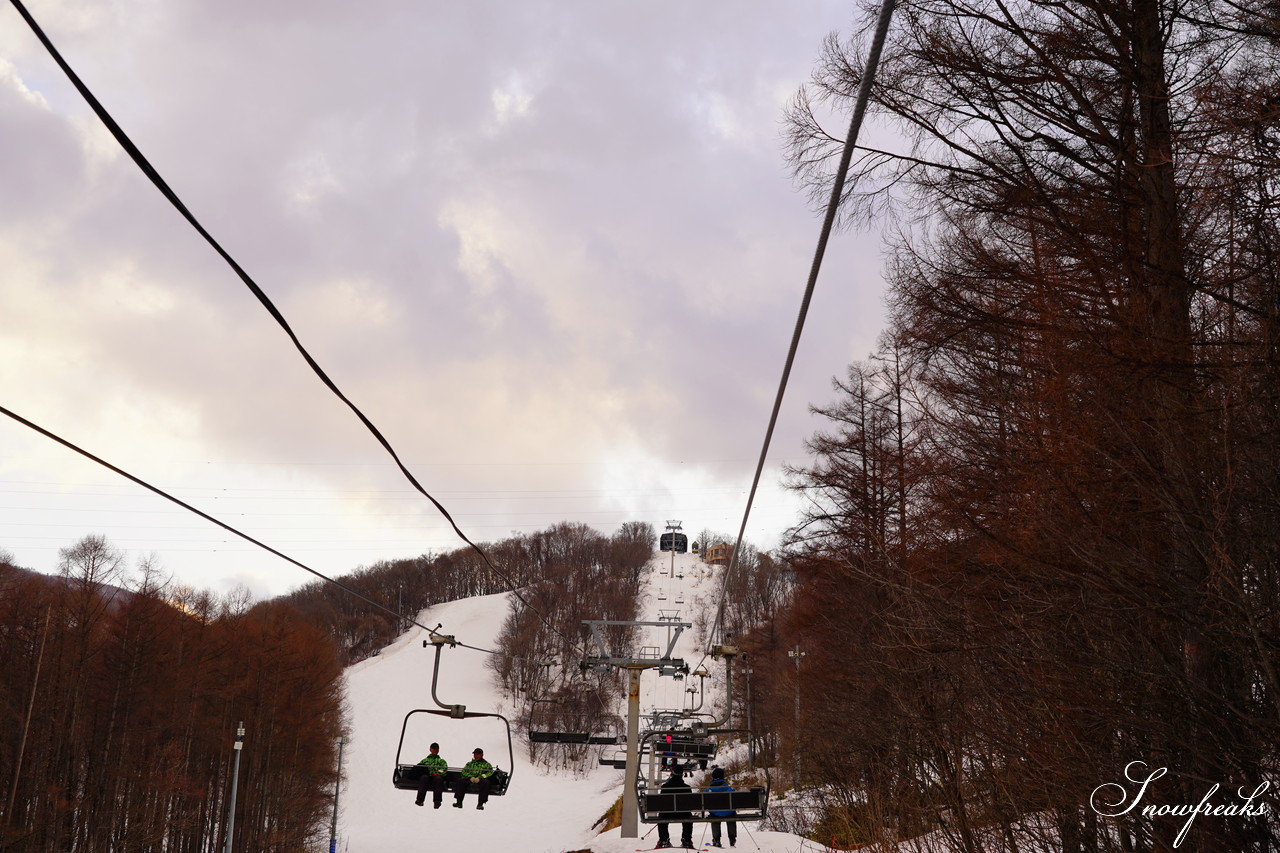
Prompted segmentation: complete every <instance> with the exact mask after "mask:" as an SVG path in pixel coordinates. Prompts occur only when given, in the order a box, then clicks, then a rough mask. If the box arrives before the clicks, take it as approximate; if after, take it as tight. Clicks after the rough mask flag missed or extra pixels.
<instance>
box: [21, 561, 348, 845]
mask: <svg viewBox="0 0 1280 853" xmlns="http://www.w3.org/2000/svg"><path fill="white" fill-rule="evenodd" d="M60 574H61V577H59V578H50V577H47V576H43V575H38V574H35V573H32V572H27V571H24V570H22V569H18V568H15V567H13V566H11V565H9V564H8V563H0V660H3V661H4V663H5V665H4V666H3V667H0V712H2V713H3V719H4V726H3V727H2V728H0V792H3V795H4V800H3V801H2V802H3V812H2V813H0V814H2V815H3V818H2V820H3V824H2V825H0V849H3V850H5V851H13V853H46V851H50V850H62V851H72V852H74V851H86V852H87V851H93V853H97V852H98V851H104V850H110V851H121V853H125V852H126V851H127V853H149V851H162V850H163V851H182V852H183V853H212V851H215V850H222V849H223V845H224V842H225V831H226V813H227V806H228V798H229V796H230V792H231V784H230V781H231V774H232V769H233V766H232V762H233V749H232V745H233V743H234V741H235V736H236V729H237V727H238V726H239V725H240V724H241V723H243V724H244V727H245V737H244V748H243V751H242V759H241V768H240V780H241V785H240V788H239V798H238V800H237V808H236V812H237V822H236V824H235V849H237V850H261V851H278V853H285V852H286V851H300V850H304V849H307V845H308V844H310V843H312V842H314V841H315V840H316V839H317V838H319V837H320V835H321V834H322V833H323V832H324V830H325V825H324V821H323V820H322V817H323V816H324V814H325V813H326V808H325V807H326V804H327V803H328V802H329V801H330V798H331V792H332V788H333V781H334V765H335V760H334V759H335V751H336V748H337V746H336V739H337V737H338V736H339V735H340V733H341V731H342V702H341V682H340V676H341V668H340V666H339V663H338V655H337V652H336V649H335V648H334V646H333V644H332V643H331V642H330V640H329V639H328V637H327V636H326V635H325V633H324V631H323V630H322V629H321V628H318V627H316V626H314V625H312V624H310V623H308V622H307V621H306V620H305V619H303V618H302V616H301V615H300V614H299V613H298V611H297V610H296V609H295V608H293V607H290V606H288V605H285V604H280V603H271V602H268V603H263V604H259V605H255V606H249V605H248V602H247V599H246V598H245V597H243V596H236V595H232V596H228V597H226V598H224V599H215V598H214V597H213V596H211V595H209V594H208V593H199V592H194V591H192V590H189V589H182V588H177V587H174V586H172V585H171V584H169V583H168V582H166V581H165V580H163V579H162V578H161V577H160V576H159V574H158V573H157V572H156V571H155V570H154V569H153V568H152V567H151V566H149V565H147V564H146V563H145V562H144V563H143V565H142V566H141V567H140V569H139V570H138V571H137V572H129V571H127V570H126V567H125V565H124V556H123V555H122V554H121V553H120V552H119V551H117V550H116V549H114V548H113V547H112V546H111V545H110V544H109V543H108V542H107V541H106V540H105V539H104V538H102V537H100V536H89V537H86V538H84V539H82V540H80V541H79V542H77V543H75V544H74V545H72V546H70V547H68V548H65V549H63V550H62V552H61V564H60Z"/></svg>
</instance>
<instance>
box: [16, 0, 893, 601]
mask: <svg viewBox="0 0 1280 853" xmlns="http://www.w3.org/2000/svg"><path fill="white" fill-rule="evenodd" d="M26 5H27V8H28V9H29V10H30V11H31V13H32V15H33V16H34V17H35V18H36V20H37V21H38V22H40V24H41V25H42V27H43V28H44V29H45V31H46V33H47V34H48V35H49V37H50V38H51V39H52V40H53V42H54V43H55V44H56V45H57V46H58V48H59V49H60V50H61V51H62V53H63V55H64V57H65V58H66V59H67V61H68V62H69V63H70V64H71V65H72V67H73V68H75V69H76V71H77V73H79V75H80V76H81V77H82V79H83V80H84V81H85V83H86V84H87V85H88V86H89V87H90V88H91V89H92V90H93V91H94V93H95V94H96V95H97V97H98V98H99V100H101V101H102V102H103V104H104V105H105V106H106V108H107V109H108V110H109V111H110V112H111V113H112V114H113V116H114V117H115V119H116V120H117V121H118V122H119V124H120V125H121V126H122V127H123V128H124V129H125V131H126V132H127V133H128V134H129V135H130V136H131V137H132V139H133V140H134V142H135V143H136V144H137V145H138V147H139V148H140V149H141V150H142V151H143V153H144V154H145V155H146V157H147V158H148V159H149V160H150V161H151V163H152V164H153V165H154V166H155V168H156V169H157V170H158V171H159V172H160V174H161V175H162V176H163V177H164V179H165V180H166V181H167V182H168V184H169V185H170V186H171V187H173V189H174V190H175V191H176V193H177V194H178V195H179V196H180V197H181V198H182V199H183V201H184V202H185V204H186V205H187V207H188V208H189V209H190V210H191V211H192V212H193V214H194V215H195V216H196V217H197V218H198V219H200V221H201V222H202V224H203V225H204V226H205V227H206V228H207V229H208V230H209V232H210V233H212V234H213V235H214V237H215V238H216V239H217V240H218V241H219V242H220V243H221V244H222V245H223V246H224V247H225V248H226V249H227V251H228V252H230V254H231V255H232V256H233V257H235V258H236V260H237V261H238V262H239V263H240V264H241V266H243V267H244V268H245V269H246V270H247V271H248V272H249V274H250V275H251V276H253V278H254V279H255V280H256V281H257V282H258V284H259V285H260V286H261V287H262V288H263V290H264V291H265V292H266V293H267V294H268V296H269V297H270V298H271V299H272V301H273V302H274V303H275V304H276V305H277V307H278V308H279V309H280V311H281V312H282V313H283V314H284V316H285V317H286V318H287V319H288V321H289V323H290V324H291V325H292V327H293V328H294V330H295V331H296V332H297V334H298V336H299V338H300V339H301V341H302V342H303V344H304V345H305V346H306V347H307V348H308V350H309V351H310V352H311V353H312V354H313V355H314V356H315V358H316V359H317V361H318V362H319V363H320V364H321V365H322V366H323V368H324V369H325V370H326V371H327V372H328V373H329V375H330V376H331V377H332V378H333V379H334V381H335V382H336V383H337V384H338V386H339V387H340V388H342V390H343V391H344V392H345V393H346V394H347V395H348V396H349V397H350V398H351V399H352V400H353V401H354V402H355V403H356V405H358V406H359V407H360V408H361V409H362V410H363V411H364V412H365V413H366V414H367V415H368V416H369V417H370V419H371V420H372V421H373V422H374V423H375V424H377V425H378V427H379V428H380V429H381V430H382V432H383V433H384V434H385V435H386V437H387V438H388V440H389V441H390V442H391V444H392V445H393V446H394V447H395V448H396V450H397V452H398V453H399V455H400V456H401V458H402V459H404V461H405V462H406V464H407V465H408V467H409V468H410V469H411V470H412V471H413V473H414V475H415V476H416V477H417V479H418V480H419V481H420V482H421V483H422V484H423V485H424V487H425V488H426V489H427V490H428V491H429V492H431V493H432V494H433V495H434V496H435V497H436V498H437V499H439V500H440V502H441V503H442V504H443V505H444V506H445V507H446V508H447V509H448V510H449V512H450V513H451V514H452V515H453V516H454V518H455V520H456V521H457V522H458V525H459V526H460V527H461V529H462V530H463V531H464V532H465V533H466V534H467V535H468V536H469V537H470V538H472V539H474V540H476V541H479V542H484V541H495V540H498V539H502V538H505V537H507V536H509V535H511V534H512V533H514V532H532V531H536V530H542V529H545V528H547V527H549V526H551V525H553V524H555V523H557V522H560V521H574V522H583V523H587V524H590V525H591V526H593V527H595V528H597V529H599V530H600V531H601V532H603V533H606V534H607V533H612V532H613V531H615V530H616V529H617V528H618V527H619V525H621V524H622V523H623V522H626V521H647V522H650V523H651V524H653V525H654V526H655V528H656V529H657V530H658V531H661V530H662V529H663V528H664V527H665V525H666V523H667V522H668V521H670V520H679V521H680V522H681V523H682V525H683V529H684V530H685V531H686V532H688V533H692V534H696V533H698V532H700V531H701V530H704V529H710V530H713V531H717V532H721V533H726V534H730V535H736V533H737V530H738V527H739V525H740V524H741V520H742V516H743V513H744V510H745V507H746V497H747V492H748V489H749V487H750V484H751V479H752V475H753V473H754V470H755V465H756V461H757V458H758V457H759V455H760V450H761V447H762V443H763V440H764V435H765V429H766V426H767V423H768V416H769V411H770V407H771V406H772V404H773V400H774V395H775V393H776V390H777V386H778V381H779V377H780V375H781V372H782V366H783V362H784V359H785V356H786V352H787V347H788V344H789V342H790V338H791V335H792V331H793V328H794V325H795V318H796V314H797V311H798V309H799V306H800V299H801V296H802V293H803V290H804V285H805V279H806V277H807V275H808V271H809V265H810V262H811V258H812V254H813V250H814V246H815V244H816V242H817V237H818V232H819V227H820V221H821V216H820V213H819V212H818V211H816V210H815V208H814V205H813V203H812V202H811V201H810V200H809V199H808V198H807V196H806V194H805V193H804V192H803V191H802V190H801V189H800V188H799V187H798V186H797V184H796V183H795V182H794V180H793V179H792V177H791V175H790V173H789V170H788V167H787V163H786V161H785V156H784V145H783V111H784V109H785V106H786V104H787V102H788V101H789V100H790V99H791V98H792V97H793V96H794V94H795V92H796V91H797V89H798V87H799V86H800V85H801V84H802V83H804V82H805V80H806V79H807V78H808V77H809V74H810V72H811V70H812V68H813V65H814V63H815V61H816V59H817V57H818V55H819V52H820V49H821V45H822V40H823V38H824V37H825V36H826V35H827V34H828V33H830V32H833V31H840V32H846V33H847V32H848V31H849V30H850V28H851V27H852V26H853V25H854V24H855V22H856V16H857V14H858V12H857V10H856V9H855V8H854V5H853V4H852V2H850V0H790V1H789V2H785V3H782V2H776V0H775V2H772V3H770V2H763V1H762V0H697V2H689V0H680V2H670V1H669V0H648V2H644V3H639V2H614V0H556V2H546V0H526V1H525V2H520V3H514V2H499V0H468V2H466V3H456V2H450V3H445V2H434V0H433V1H432V2H422V0H367V1H366V2H361V3H351V2H335V0H273V2H271V3H251V2H242V0H218V2H213V0H170V2H163V3H162V2H156V0H119V1H118V2H113V3H94V4H84V3H77V2H72V0H26ZM845 123H847V118H846V117H844V116H838V117H835V118H834V119H833V126H834V130H833V132H834V133H836V134H837V135H841V134H843V132H844V125H845ZM881 271H882V254H881V250H880V244H879V235H878V234H875V233H851V232H845V233H841V234H838V235H837V236H836V237H835V239H834V240H833V242H832V244H831V247H830V248H829V250H828V253H827V258H826V262H825V265H824V267H823V272H822V276H821V278H820V280H819V282H818V287H817V291H816V294H815V296H814V300H813V303H812V306H811V309H810V314H809V318H808V322H807V325H806V327H805V331H804V337H803V339H802V341H801V344H800V349H799V352H798V354H797V360H796V363H795V367H794V370H793V373H792V375H791V380H790V383H789V386H788V390H787V396H786V398H785V401H784V406H783V409H782V412H781V414H780V418H779V422H778V425H777V430H776V433H775V435H774V439H773V442H772V444H771V448H770V453H769V455H768V459H767V465H766V468H765V472H764V477H763V481H762V485H761V491H760V493H759V494H758V496H757V498H756V501H755V505H754V508H753V509H752V512H751V516H750V524H749V525H748V527H747V532H746V538H747V540H748V541H749V542H751V543H753V544H755V545H757V546H758V547H761V548H773V547H776V546H777V544H778V542H779V538H780V536H781V535H782V533H783V531H784V530H785V529H786V528H787V527H788V526H789V525H791V524H793V523H794V522H795V520H796V518H797V510H798V501H797V498H796V497H795V496H794V495H792V494H789V493H787V492H785V491H784V490H783V489H782V488H781V487H780V481H781V470H782V466H783V465H784V464H803V463H804V461H805V452H804V441H805V439H806V437H808V436H810V435H811V434H812V433H813V432H814V431H815V430H816V429H819V428H821V426H822V424H821V423H820V422H819V420H818V419H816V418H815V417H813V416H812V415H810V414H809V411H808V407H809V406H810V405H811V404H818V405H821V404H825V403H827V402H829V401H830V400H831V399H832V394H833V392H832V390H831V384H830V383H831V378H832V377H833V376H836V375H840V374H843V373H844V371H845V369H846V367H847V365H848V364H849V362H850V361H853V360H856V359H862V358H865V357H866V356H867V355H868V354H869V353H870V352H871V351H872V349H873V348H874V345H875V341H876V338H877V336H878V335H879V334H880V332H881V329H882V327H883V315H884V310H883V284H882V278H881ZM0 404H2V405H3V406H5V407H6V408H9V409H11V410H12V411H14V412H16V413H17V414H19V415H21V416H22V417H25V418H27V419H29V420H31V421H33V422H35V423H37V424H39V425H41V426H42V427H44V428H46V429H48V430H51V431H53V432H54V433H57V434H58V435H61V436H62V437H64V438H65V439H67V440H69V441H71V442H73V443H75V444H77V445H79V446H80V447H82V448H84V449H86V450H88V451H90V452H92V453H94V454H96V455H98V456H100V457H103V458H104V459H106V460H107V461H109V462H111V463H112V464H114V465H116V466H118V467H120V468H122V469H124V470H126V471H129V472H130V473H132V474H134V475H135V476H137V477H139V478H141V479H143V480H145V481H147V482H150V483H152V484H154V485H156V486H157V487H159V488H161V489H164V490H166V491H168V492H170V493H172V494H174V495H176V496H178V497H180V498H181V499H183V500H185V501H188V502H189V503H191V504H193V505H195V506H197V507H198V508H200V509H202V510H204V511H206V512H208V513H210V514H211V515H214V516H216V517H218V518H220V519H222V520H224V521H226V522H227V523H229V524H231V525H233V526H236V527H238V528H239V529H241V530H243V531H244V532H246V533H248V534H250V535H252V536H254V537H256V538H258V539H260V540H262V541H264V542H265V543H266V544H268V545H271V546H272V547H274V548H277V549H278V550H280V551H282V552H284V553H286V554H288V555H289V556H291V557H293V558H295V559H297V560H299V561H301V562H303V563H304V564H306V565H308V566H310V567H312V568H314V569H315V570H316V571H319V572H322V573H326V574H330V575H336V574H342V573H344V572H348V571H351V570H353V569H355V568H357V567H359V566H362V565H369V564H372V563H374V562H376V561H379V560H386V559H397V558H402V557H411V556H416V555H419V554H423V553H438V552H442V551H447V550H451V549H454V548H457V547H460V546H461V545H462V544H463V543H462V542H461V541H460V540H459V539H458V538H457V537H456V535H455V534H454V533H453V531H452V530H451V529H450V527H449V526H448V524H447V523H446V521H445V520H444V519H443V518H442V517H441V515H440V514H439V513H438V512H437V511H436V510H435V508H434V507H432V506H431V505H430V504H429V502H427V501H426V499H424V498H422V497H421V496H420V495H417V494H416V493H415V492H413V491H412V489H411V487H410V486H409V484H408V483H407V482H406V481H405V480H404V478H403V477H402V476H401V475H400V473H399V472H398V471H397V470H396V469H395V468H394V465H393V463H392V462H391V460H390V458H389V457H388V456H387V454H386V453H385V451H383V450H382V448H381V447H379V446H378V445H377V444H376V442H375V440H374V439H373V437H372V436H371V435H370V434H369V433H368V432H366V431H365V430H364V428H363V427H362V426H361V425H360V424H359V422H358V421H357V420H356V418H355V417H354V416H353V415H352V414H351V413H350V412H349V411H348V410H347V409H346V408H345V406H343V404H342V403H341V402H340V401H338V400H337V399H336V398H335V397H334V396H333V395H332V394H330V393H329V392H328V391H327V390H326V389H325V388H324V387H323V386H322V384H321V383H320V381H319V380H318V379H317V378H316V377H315V376H314V374H312V373H311V372H310V370H309V368H308V367H307V366H306V365H305V363H304V362H303V360H302V359H301V358H300V357H299V355H298V354H297V352H296V351H295V350H294V349H293V347H292V345H291V344H290V342H289V341H288V339H287V338H286V336H285V335H284V333H283V332H282V331H281V329H280V328H279V327H278V326H277V325H276V324H275V322H274V320H272V318H271V317H270V316H269V315H268V314H267V312H266V311H264V310H263V308H262V306H261V305H260V304H259V303H258V302H257V300H256V299H255V298H254V297H253V295H252V294H251V293H250V292H249V290H248V289H247V288H246V287H245V286H244V285H243V284H242V283H241V282H240V280H239V279H238V278H237V277H236V276H235V274H234V273H233V272H232V271H231V269H230V268H229V267H228V266H227V265H226V264H225V263H224V262H223V261H222V260H221V259H220V258H218V257H217V255H216V254H215V253H214V251H213V250H212V249H211V248H210V247H209V246H208V245H207V244H206V243H205V242H204V241H203V240H202V239H201V238H200V237H199V236H198V235H197V234H196V232H195V231H194V230H193V229H192V228H191V227H190V225H189V224H188V223H186V222H185V221H184V220H183V219H182V218H181V217H180V215H179V214H178V213H177V212H176V211H175V210H174V209H173V208H172V207H171V206H170V205H169V203H168V202H167V201H165V200H164V199H163V197H162V196H161V195H160V194H159V193H158V192H157V191H156V190H155V188H154V187H153V186H152V185H151V184H150V183H149V182H148V181H147V179H146V178H145V177H144V176H143V175H142V174H141V172H140V171H139V170H138V169H137V168H136V166H134V164H133V163H132V162H131V161H130V160H129V159H128V158H127V156H126V155H124V154H123V152H122V151H121V150H120V148H119V146H118V145H117V144H116V143H115V141H114V140H113V139H112V138H111V137H110V136H109V134H108V133H107V132H106V131H105V129H104V128H102V126H101V125H100V123H99V122H98V121H97V119H96V118H95V117H94V116H93V115H92V114H91V113H90V111H89V110H88V108H87V107H86V105H85V104H84V102H83V101H82V99H81V98H80V96H79V95H78V94H77V93H76V92H75V90H74V89H73V88H72V87H71V85H70V83H69V82H68V81H67V80H66V78H65V77H64V75H63V74H62V72H61V71H60V70H59V69H58V68H57V67H56V65H55V64H54V63H53V61H52V60H51V59H50V57H49V56H48V55H47V54H46V52H45V51H44V49H43V48H42V47H41V45H40V44H39V43H38V41H37V40H36V38H35V36H34V35H33V34H32V33H31V31H30V30H29V29H28V28H27V27H26V25H25V24H24V23H23V22H22V20H21V19H20V18H19V17H18V15H17V13H16V12H15V10H14V9H13V8H12V7H11V5H10V4H8V3H5V4H3V5H0ZM0 448H3V449H2V450H0V552H7V554H8V555H10V556H11V557H12V559H13V561H14V562H15V563H17V564H18V565H22V566H25V567H27V568H31V569H35V570H37V571H43V572H55V571H56V570H57V567H58V562H59V549H62V548H66V547H67V546H70V545H71V544H73V543H74V542H76V541H77V540H79V539H80V538H82V537H83V536H85V535H88V534H101V535H104V536H106V537H107V538H108V540H109V541H110V542H111V543H112V544H113V545H114V546H116V547H117V548H119V549H121V550H122V551H123V552H125V554H126V555H127V562H128V564H129V565H134V564H136V563H137V562H138V561H140V560H144V559H149V560H150V561H151V562H152V563H153V564H154V565H156V566H157V567H159V568H161V569H162V570H163V571H165V572H167V573H169V574H171V575H172V576H173V577H174V578H175V580H176V581H178V582H181V583H184V584H187V585H191V586H195V587H199V588H207V589H211V590H213V591H214V592H219V593H221V592H226V591H229V590H232V589H235V588H240V587H244V588H248V589H249V591H250V592H252V593H253V594H254V595H255V596H257V597H265V596H269V595H276V594H280V593H283V592H287V591H288V590H290V589H292V588H295V587H297V586H299V585H301V584H304V583H307V582H310V581H312V580H313V578H312V577H311V576H310V575H308V574H307V573H306V572H304V571H302V570H301V569H298V568H297V567H295V566H292V565H290V564H288V563H285V562H283V561H281V560H280V559H279V558H278V557H275V556H272V555H271V554H268V553H266V552H264V551H261V550H260V549H258V548H256V547H254V546H253V545H251V544H249V543H246V542H242V541H241V540H239V539H237V538H236V537H234V536H233V535H231V534H229V533H226V532H225V531H223V530H221V529H219V528H217V527H215V526H213V525H211V524H209V523H208V522H206V521H203V520H201V519H200V518H198V517H196V516H194V515H191V514H189V513H187V512H186V511H184V510H182V509H180V508H178V507H176V506H174V505H172V504H169V503H167V502H165V501H164V500H162V499H161V498H159V497H156V496H153V495H150V494H149V493H147V492H146V491H145V490H143V489H142V488H140V487H138V486H136V485H134V484H132V483H130V482H128V481H127V480H124V479H121V478H120V477H118V476H117V475H115V474H113V473H111V472H109V471H107V470H105V469H103V468H100V467H98V466H96V465H94V464H93V463H91V462H88V461H87V460H84V459H81V458H80V457H78V456H76V455H75V454H73V453H71V452H70V451H68V450H67V449H65V448H63V447H61V446H59V445H57V444H55V443H54V442H52V441H50V440H49V439H48V438H45V437H42V436H40V435H39V434H37V433H35V432H33V431H31V430H29V429H28V428H26V427H24V426H22V425H20V424H18V423H16V422H13V421H11V420H9V419H8V418H0Z"/></svg>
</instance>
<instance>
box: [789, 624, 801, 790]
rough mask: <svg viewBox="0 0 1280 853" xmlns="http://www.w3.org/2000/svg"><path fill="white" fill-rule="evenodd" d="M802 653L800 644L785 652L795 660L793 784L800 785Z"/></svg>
mask: <svg viewBox="0 0 1280 853" xmlns="http://www.w3.org/2000/svg"><path fill="white" fill-rule="evenodd" d="M804 654H805V653H804V652H802V651H800V644H799V643H797V644H796V647H795V648H794V649H792V650H791V651H789V652H787V657H789V658H795V659H796V735H795V753H796V754H795V762H796V776H795V781H794V784H795V785H796V786H797V787H799V785H800V659H801V658H802V657H804Z"/></svg>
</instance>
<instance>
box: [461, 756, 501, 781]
mask: <svg viewBox="0 0 1280 853" xmlns="http://www.w3.org/2000/svg"><path fill="white" fill-rule="evenodd" d="M492 775H493V765H492V764H490V763H489V762H487V761H485V760H484V759H483V758H473V759H471V760H470V761H468V762H467V763H466V765H465V766H464V767H463V768H462V778H463V779H487V778H489V777H490V776H492Z"/></svg>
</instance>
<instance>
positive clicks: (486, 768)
mask: <svg viewBox="0 0 1280 853" xmlns="http://www.w3.org/2000/svg"><path fill="white" fill-rule="evenodd" d="M471 755H472V758H471V760H470V761H468V762H467V763H466V765H465V766H464V767H463V768H462V773H461V774H460V775H461V776H462V778H461V779H459V780H458V789H457V791H455V792H454V804H453V807H454V808H455V809H460V808H462V798H463V797H465V796H466V795H467V787H468V785H467V783H468V782H475V783H476V785H478V786H479V787H478V789H477V790H478V791H479V797H480V799H479V801H478V802H477V803H476V808H478V809H480V810H481V811H484V804H485V803H486V802H488V801H489V777H490V776H492V775H493V765H492V764H490V763H489V762H487V761H485V760H484V750H483V749H481V748H480V747H478V746H477V747H476V748H475V751H474V752H472V753H471Z"/></svg>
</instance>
